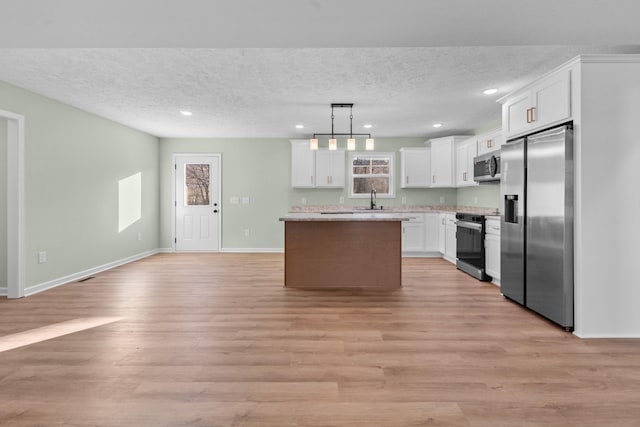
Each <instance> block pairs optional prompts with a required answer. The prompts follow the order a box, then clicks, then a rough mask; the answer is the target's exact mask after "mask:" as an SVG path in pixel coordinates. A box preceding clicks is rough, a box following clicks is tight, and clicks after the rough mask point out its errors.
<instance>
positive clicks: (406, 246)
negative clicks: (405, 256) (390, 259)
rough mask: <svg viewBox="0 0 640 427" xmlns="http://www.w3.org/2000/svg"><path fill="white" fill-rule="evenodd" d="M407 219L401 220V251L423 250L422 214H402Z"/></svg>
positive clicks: (418, 251) (416, 251) (413, 251)
mask: <svg viewBox="0 0 640 427" xmlns="http://www.w3.org/2000/svg"><path fill="white" fill-rule="evenodd" d="M402 216H403V217H405V218H408V221H402V252H403V253H421V252H424V241H425V232H424V214H422V213H415V214H413V213H412V214H403V215H402Z"/></svg>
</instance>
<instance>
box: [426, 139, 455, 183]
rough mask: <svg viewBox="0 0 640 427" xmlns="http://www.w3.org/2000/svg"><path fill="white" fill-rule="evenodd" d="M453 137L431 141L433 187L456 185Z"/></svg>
mask: <svg viewBox="0 0 640 427" xmlns="http://www.w3.org/2000/svg"><path fill="white" fill-rule="evenodd" d="M454 161H455V159H454V151H453V139H449V140H439V141H435V140H434V141H432V142H431V187H453V186H454V175H453V172H454V166H453V164H454Z"/></svg>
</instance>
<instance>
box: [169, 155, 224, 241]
mask: <svg viewBox="0 0 640 427" xmlns="http://www.w3.org/2000/svg"><path fill="white" fill-rule="evenodd" d="M194 156H195V157H217V158H218V176H217V180H218V199H219V203H220V209H218V210H219V212H220V214H219V215H218V250H217V251H211V252H221V251H222V153H173V154H172V156H171V164H172V165H173V168H172V169H171V180H172V182H173V183H172V184H171V186H172V187H173V193H172V197H171V198H172V201H171V203H172V205H171V237H172V239H171V250H172V252H177V251H176V238H177V237H176V206H177V203H178V201H177V198H176V190H177V189H176V168H177V161H178V157H194ZM185 252H187V251H185Z"/></svg>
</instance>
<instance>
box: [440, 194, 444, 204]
mask: <svg viewBox="0 0 640 427" xmlns="http://www.w3.org/2000/svg"><path fill="white" fill-rule="evenodd" d="M440 204H441V205H444V196H440Z"/></svg>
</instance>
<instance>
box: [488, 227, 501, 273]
mask: <svg viewBox="0 0 640 427" xmlns="http://www.w3.org/2000/svg"><path fill="white" fill-rule="evenodd" d="M485 227H486V234H485V236H484V256H485V261H484V262H485V270H486V272H487V274H488V275H489V276H491V277H492V278H493V281H494V282H496V283H499V282H500V221H499V220H495V219H488V220H487V221H486V223H485Z"/></svg>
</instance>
